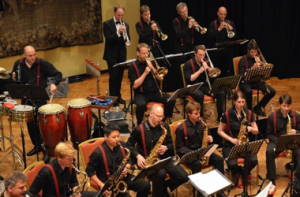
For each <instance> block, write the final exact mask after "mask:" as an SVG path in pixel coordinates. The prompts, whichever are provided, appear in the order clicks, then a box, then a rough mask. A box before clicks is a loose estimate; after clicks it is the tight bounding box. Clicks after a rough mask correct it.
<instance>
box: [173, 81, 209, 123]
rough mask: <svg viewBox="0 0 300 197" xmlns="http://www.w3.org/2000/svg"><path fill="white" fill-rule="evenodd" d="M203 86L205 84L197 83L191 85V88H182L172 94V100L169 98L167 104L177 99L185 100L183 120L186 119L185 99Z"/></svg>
mask: <svg viewBox="0 0 300 197" xmlns="http://www.w3.org/2000/svg"><path fill="white" fill-rule="evenodd" d="M202 84H203V82H201V83H196V84H194V85H190V86H187V87H185V88H181V89H178V90H176V91H175V92H174V93H173V94H172V96H171V97H170V98H168V100H167V102H169V101H173V100H176V99H177V98H181V99H183V118H185V105H186V103H185V99H186V98H187V97H188V95H190V94H192V93H194V92H196V91H197V90H198V89H199V88H200V86H201V85H202Z"/></svg>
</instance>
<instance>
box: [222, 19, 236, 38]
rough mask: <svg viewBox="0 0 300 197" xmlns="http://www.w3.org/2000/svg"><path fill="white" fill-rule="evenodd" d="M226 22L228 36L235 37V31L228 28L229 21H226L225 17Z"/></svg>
mask: <svg viewBox="0 0 300 197" xmlns="http://www.w3.org/2000/svg"><path fill="white" fill-rule="evenodd" d="M224 22H225V23H226V31H227V37H228V38H233V37H234V36H235V33H234V31H232V30H229V29H228V23H227V22H226V20H225V19H224Z"/></svg>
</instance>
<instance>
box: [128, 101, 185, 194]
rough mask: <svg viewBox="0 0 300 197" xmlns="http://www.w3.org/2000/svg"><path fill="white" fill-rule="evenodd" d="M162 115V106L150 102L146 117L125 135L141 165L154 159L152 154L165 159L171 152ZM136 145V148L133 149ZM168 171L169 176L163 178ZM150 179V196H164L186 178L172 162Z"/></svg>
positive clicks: (168, 135) (171, 146)
mask: <svg viewBox="0 0 300 197" xmlns="http://www.w3.org/2000/svg"><path fill="white" fill-rule="evenodd" d="M163 117H164V110H163V108H162V107H161V106H159V105H158V104H155V105H153V106H152V107H151V108H150V114H149V117H148V120H147V121H146V122H144V123H143V124H140V125H139V126H137V127H136V128H135V129H134V130H133V131H132V132H131V134H130V137H129V138H128V141H127V145H128V147H129V148H130V151H131V154H132V156H133V158H136V159H137V165H138V167H140V168H144V167H145V166H146V165H147V164H149V163H151V161H152V160H153V158H156V157H154V156H158V157H159V158H160V159H164V158H167V157H168V156H172V155H174V149H173V141H172V138H171V135H170V129H169V125H168V124H165V123H164V122H161V120H162V119H163ZM136 144H137V145H138V151H137V150H136V149H135V145H136ZM148 156H150V157H148ZM147 161H148V163H147ZM167 173H168V174H169V175H170V179H168V180H165V179H166V175H167ZM149 178H151V180H152V196H153V197H160V196H167V195H168V193H170V192H172V191H173V190H174V189H176V188H177V187H178V186H179V185H181V184H182V183H185V182H187V181H188V177H187V173H186V172H185V171H184V170H183V169H182V168H181V167H180V166H174V165H173V163H172V162H169V163H168V164H167V165H166V166H165V167H164V169H161V170H158V171H157V173H156V174H155V175H153V176H151V177H149Z"/></svg>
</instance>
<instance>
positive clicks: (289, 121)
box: [285, 113, 292, 159]
mask: <svg viewBox="0 0 300 197" xmlns="http://www.w3.org/2000/svg"><path fill="white" fill-rule="evenodd" d="M287 118H288V122H287V124H286V134H290V133H291V130H292V122H291V117H290V116H289V113H287ZM285 156H286V157H287V158H289V159H290V158H292V150H287V151H286V154H285Z"/></svg>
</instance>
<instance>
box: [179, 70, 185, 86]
mask: <svg viewBox="0 0 300 197" xmlns="http://www.w3.org/2000/svg"><path fill="white" fill-rule="evenodd" d="M183 68H184V64H181V65H180V70H181V77H182V82H183V87H184V88H185V87H186V81H185V77H184V69H183Z"/></svg>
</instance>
